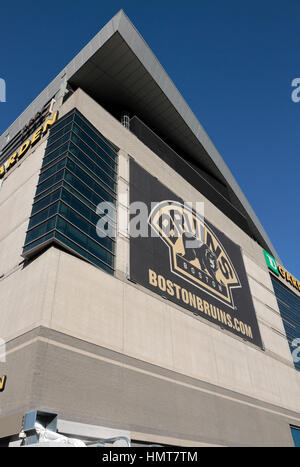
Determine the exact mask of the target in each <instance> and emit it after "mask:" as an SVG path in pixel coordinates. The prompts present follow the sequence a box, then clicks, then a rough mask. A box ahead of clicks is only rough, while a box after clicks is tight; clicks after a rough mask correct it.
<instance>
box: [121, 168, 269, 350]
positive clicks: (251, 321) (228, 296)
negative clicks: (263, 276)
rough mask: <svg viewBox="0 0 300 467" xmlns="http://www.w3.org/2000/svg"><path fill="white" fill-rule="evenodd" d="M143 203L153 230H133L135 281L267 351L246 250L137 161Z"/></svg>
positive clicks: (134, 173) (135, 194)
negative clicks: (249, 277)
mask: <svg viewBox="0 0 300 467" xmlns="http://www.w3.org/2000/svg"><path fill="white" fill-rule="evenodd" d="M137 202H138V203H141V202H142V203H144V204H145V205H146V206H147V212H148V213H149V216H148V218H147V230H148V231H147V235H144V236H136V234H133V232H132V229H131V232H130V278H131V280H133V281H134V282H136V283H138V284H140V285H142V286H144V287H146V288H147V289H149V290H151V291H152V292H155V293H157V294H159V295H161V296H163V297H164V298H167V299H168V300H170V301H171V302H173V303H176V304H177V305H179V306H181V307H183V308H185V309H187V310H189V311H191V312H192V313H194V314H195V315H199V316H202V317H204V318H206V319H208V320H209V321H211V322H214V323H216V324H218V325H220V326H221V327H222V328H224V329H226V330H228V331H230V332H232V333H234V334H236V335H238V336H240V337H242V338H244V339H246V340H248V341H250V342H252V343H253V344H255V345H257V346H260V347H262V341H261V336H260V332H259V328H258V323H257V319H256V314H255V310H254V306H253V302H252V298H251V294H250V289H249V284H248V279H247V275H246V271H245V266H244V263H243V258H242V254H241V250H240V247H239V246H238V245H236V244H235V243H234V242H233V241H232V240H230V239H229V238H228V237H227V236H226V235H225V234H223V233H222V232H221V231H220V230H218V229H217V228H216V227H214V226H213V225H212V224H210V223H209V222H208V221H207V220H205V219H204V218H203V217H201V216H200V215H199V214H197V213H196V212H195V211H194V210H193V209H192V207H191V206H190V205H187V204H186V203H184V201H183V200H182V199H181V198H179V197H178V196H177V195H176V194H175V193H174V192H173V191H171V190H169V189H168V188H167V187H166V186H164V185H163V184H161V183H160V182H159V181H158V180H157V179H156V178H155V177H153V176H151V175H150V174H149V173H148V172H146V171H145V170H144V169H143V168H142V167H140V166H139V165H138V164H137V163H136V162H135V161H134V160H133V159H131V160H130V203H131V206H134V205H133V204H132V203H137ZM135 215H136V214H135ZM133 218H134V214H132V215H131V221H132V220H133ZM130 224H131V226H132V225H133V223H132V222H131V223H130ZM134 225H135V226H136V223H135V224H134ZM191 241H192V243H191Z"/></svg>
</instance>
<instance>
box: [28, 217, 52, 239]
mask: <svg viewBox="0 0 300 467" xmlns="http://www.w3.org/2000/svg"><path fill="white" fill-rule="evenodd" d="M55 223H56V216H55V217H52V219H49V220H47V221H46V222H44V223H43V224H40V225H38V226H37V227H35V228H34V229H32V230H30V232H27V235H26V243H25V244H26V245H27V244H28V243H31V242H32V241H33V240H36V239H37V238H39V237H41V236H42V235H45V234H46V233H48V232H50V231H51V230H53V229H54V227H55Z"/></svg>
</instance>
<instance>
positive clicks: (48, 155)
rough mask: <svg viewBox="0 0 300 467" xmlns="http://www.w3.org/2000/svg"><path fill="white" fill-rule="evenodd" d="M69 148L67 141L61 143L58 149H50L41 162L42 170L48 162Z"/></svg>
mask: <svg viewBox="0 0 300 467" xmlns="http://www.w3.org/2000/svg"><path fill="white" fill-rule="evenodd" d="M68 149H69V143H66V144H63V145H62V146H61V147H60V148H59V149H56V150H55V151H52V152H51V153H48V154H47V155H46V156H45V157H44V160H43V164H42V170H43V169H44V168H45V167H46V166H47V165H48V164H50V163H51V162H52V161H54V160H55V159H57V158H58V157H60V156H62V154H64V153H65V152H67V151H68Z"/></svg>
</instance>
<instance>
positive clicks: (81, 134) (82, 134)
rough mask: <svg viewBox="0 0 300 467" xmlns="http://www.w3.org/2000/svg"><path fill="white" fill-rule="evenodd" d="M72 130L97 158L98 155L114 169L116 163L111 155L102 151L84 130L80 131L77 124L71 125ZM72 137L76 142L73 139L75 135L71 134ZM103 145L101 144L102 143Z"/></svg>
mask: <svg viewBox="0 0 300 467" xmlns="http://www.w3.org/2000/svg"><path fill="white" fill-rule="evenodd" d="M73 132H74V133H76V135H77V136H79V137H80V138H81V140H83V141H84V142H85V143H86V144H87V145H88V146H89V147H90V148H91V149H92V150H93V151H94V152H95V153H96V154H97V155H98V159H99V157H100V158H101V159H102V160H103V161H104V162H105V164H107V165H108V166H110V167H111V168H112V169H114V170H115V167H116V163H115V161H114V160H113V159H111V157H110V156H109V155H108V154H107V153H106V152H105V151H104V149H103V147H100V146H99V145H98V144H97V143H96V142H95V141H93V140H92V139H91V138H90V137H89V136H88V135H87V134H86V133H85V132H84V131H82V130H81V129H80V128H79V127H78V126H77V125H75V124H74V125H73ZM73 137H74V142H75V143H76V140H75V135H74V134H73ZM102 146H103V144H102Z"/></svg>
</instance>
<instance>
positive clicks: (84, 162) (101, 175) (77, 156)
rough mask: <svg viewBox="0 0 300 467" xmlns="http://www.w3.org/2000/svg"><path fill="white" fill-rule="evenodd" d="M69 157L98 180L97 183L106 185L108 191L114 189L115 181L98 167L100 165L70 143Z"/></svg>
mask: <svg viewBox="0 0 300 467" xmlns="http://www.w3.org/2000/svg"><path fill="white" fill-rule="evenodd" d="M69 158H70V159H72V160H73V161H74V162H75V163H76V164H77V165H79V167H81V168H82V170H84V171H85V172H87V173H88V174H90V175H91V176H92V177H93V178H96V179H97V180H99V183H101V184H103V185H104V184H105V185H107V187H106V188H107V189H108V190H110V191H113V192H114V191H116V184H115V182H114V181H113V180H112V179H111V178H110V177H109V176H108V175H106V174H105V172H103V170H101V169H100V167H99V166H98V165H96V164H94V163H93V162H92V161H89V159H88V158H87V157H86V156H85V155H84V154H83V153H82V152H81V151H80V150H79V149H78V148H76V147H75V146H74V145H72V144H70V153H69Z"/></svg>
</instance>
